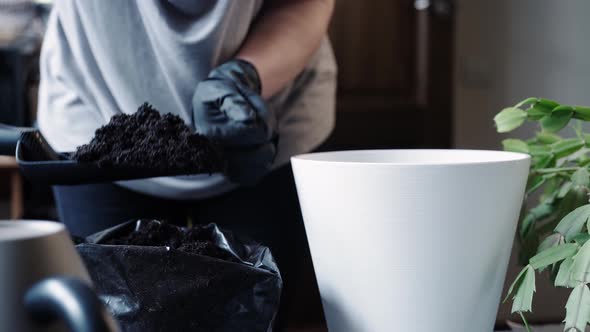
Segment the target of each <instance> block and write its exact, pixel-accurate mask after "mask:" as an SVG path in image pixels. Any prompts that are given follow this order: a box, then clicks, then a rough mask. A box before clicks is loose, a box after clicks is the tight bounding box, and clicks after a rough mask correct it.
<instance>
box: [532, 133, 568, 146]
mask: <svg viewBox="0 0 590 332" xmlns="http://www.w3.org/2000/svg"><path fill="white" fill-rule="evenodd" d="M561 140H562V138H561V137H560V136H559V135H557V134H553V133H548V132H545V131H542V132H539V133H537V141H538V142H539V143H543V144H553V143H555V142H558V141H561Z"/></svg>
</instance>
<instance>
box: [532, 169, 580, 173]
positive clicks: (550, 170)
mask: <svg viewBox="0 0 590 332" xmlns="http://www.w3.org/2000/svg"><path fill="white" fill-rule="evenodd" d="M578 168H579V167H561V168H541V169H538V170H536V171H534V172H535V173H538V174H551V173H561V172H575V171H577V170H578Z"/></svg>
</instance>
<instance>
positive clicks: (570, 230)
mask: <svg viewBox="0 0 590 332" xmlns="http://www.w3.org/2000/svg"><path fill="white" fill-rule="evenodd" d="M588 218H590V204H587V205H584V206H581V207H579V208H577V209H575V210H573V211H571V212H570V213H568V214H567V215H566V216H565V217H563V219H561V221H560V222H559V224H557V227H555V231H556V232H558V233H559V234H561V235H563V236H564V237H565V240H566V241H567V242H570V240H571V239H572V238H573V237H574V236H576V235H577V234H578V233H580V231H581V230H582V227H584V224H585V223H586V221H587V220H588Z"/></svg>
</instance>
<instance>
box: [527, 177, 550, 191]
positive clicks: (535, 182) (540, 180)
mask: <svg viewBox="0 0 590 332" xmlns="http://www.w3.org/2000/svg"><path fill="white" fill-rule="evenodd" d="M545 181H547V178H546V177H544V176H535V177H533V178H531V179H530V180H529V181H528V183H527V190H526V194H527V196H528V195H530V194H532V193H533V192H535V190H537V189H539V188H540V187H541V186H542V185H543V184H545Z"/></svg>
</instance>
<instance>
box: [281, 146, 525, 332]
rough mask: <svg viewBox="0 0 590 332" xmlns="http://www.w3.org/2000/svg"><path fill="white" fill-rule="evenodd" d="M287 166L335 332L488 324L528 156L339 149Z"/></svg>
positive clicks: (471, 329)
mask: <svg viewBox="0 0 590 332" xmlns="http://www.w3.org/2000/svg"><path fill="white" fill-rule="evenodd" d="M292 164H293V172H294V175H295V180H296V183H297V190H298V194H299V199H300V204H301V208H302V212H303V218H304V221H305V228H306V231H307V236H308V239H309V243H310V248H311V253H312V257H313V263H314V267H315V271H316V275H317V280H318V284H319V288H320V293H321V297H322V302H323V306H324V311H325V314H326V318H327V321H328V327H329V330H330V331H331V332H355V331H363V332H391V331H394V330H392V329H393V328H394V327H395V330H396V331H437V332H475V331H477V332H485V331H492V330H493V325H494V320H495V316H496V311H497V308H498V304H499V300H500V296H501V291H502V285H503V282H504V278H505V274H506V269H507V265H508V260H509V256H510V251H511V248H512V241H513V237H514V232H515V228H516V225H517V219H518V215H519V210H520V207H521V202H522V199H523V194H524V189H525V185H526V180H527V174H528V169H529V164H530V159H529V157H528V156H527V155H524V154H517V153H509V152H499V151H475V150H373V151H342V152H325V153H313V154H307V155H300V156H296V157H294V158H292Z"/></svg>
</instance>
